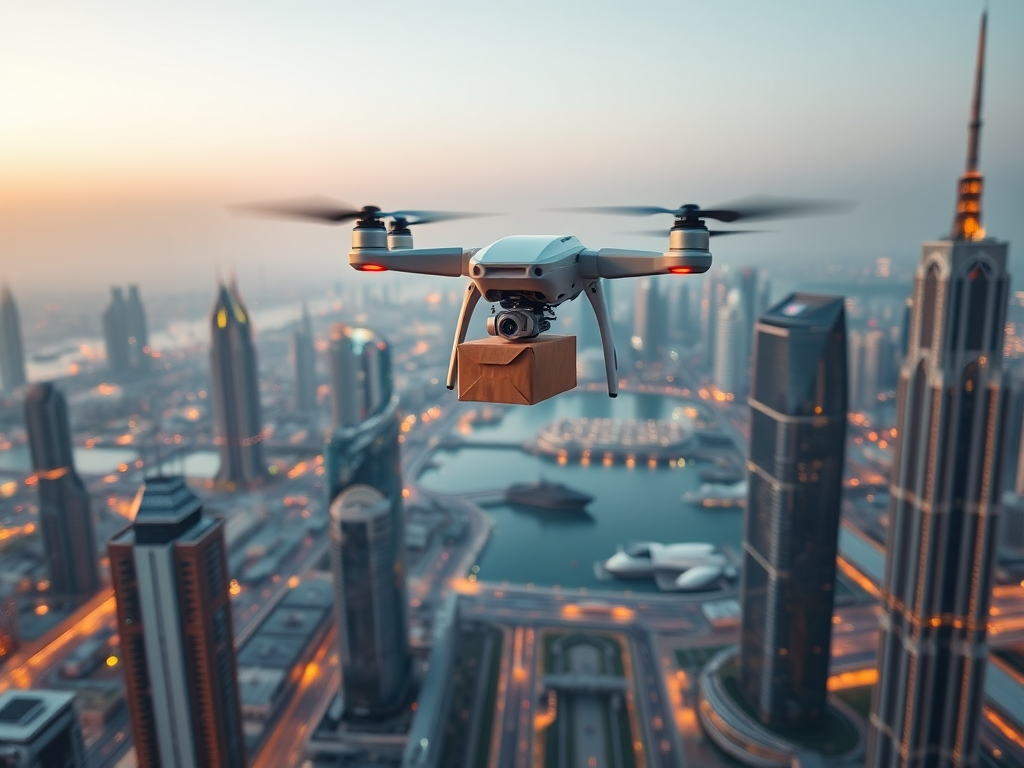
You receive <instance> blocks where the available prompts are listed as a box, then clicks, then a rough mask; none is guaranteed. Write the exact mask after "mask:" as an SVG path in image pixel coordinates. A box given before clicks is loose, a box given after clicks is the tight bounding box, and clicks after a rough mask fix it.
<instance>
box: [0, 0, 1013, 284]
mask: <svg viewBox="0 0 1024 768" xmlns="http://www.w3.org/2000/svg"><path fill="white" fill-rule="evenodd" d="M989 10H990V23H989V45H988V59H987V75H986V86H985V105H984V121H985V126H984V129H983V135H982V147H981V167H982V171H983V173H984V174H985V176H986V184H987V185H986V192H985V225H986V228H987V230H988V232H989V233H990V234H991V235H995V236H998V237H1000V238H1002V239H1007V240H1009V241H1011V259H1012V263H1013V264H1014V265H1016V264H1019V263H1021V258H1020V257H1019V256H1017V255H1014V254H1015V251H1018V250H1019V248H1020V247H1022V246H1024V217H1022V216H1020V214H1019V210H1020V204H1021V202H1022V201H1024V142H1022V140H1021V137H1022V136H1024V96H1022V94H1024V46H1021V45H1020V38H1021V34H1022V32H1024V0H991V2H990V6H989ZM980 12H981V4H980V3H979V2H968V1H966V0H958V1H957V2H953V1H952V0H932V1H926V0H900V2H891V1H886V2H883V1H882V0H860V1H859V2H857V3H820V2H774V3H766V2H763V0H721V1H720V2H715V3H694V2H688V1H687V0H634V1H632V2H608V1H606V0H589V1H587V2H583V1H581V2H576V1H575V0H573V1H569V0H561V1H555V0H547V1H545V2H540V1H535V0H519V1H517V2H515V3H499V2H491V3H479V2H456V1H452V0H435V1H434V2H431V3H423V2H413V1H412V0H397V1H396V2H391V3H387V4H366V3H360V4H356V3H351V2H341V1H339V0H333V1H328V0H323V1H320V0H293V2H289V3H271V2H262V1H260V2H255V1H253V0H249V1H248V2H235V1H234V0H221V2H217V3H209V2H193V1H191V0H181V1H180V2H175V3H170V2H163V3H159V4H158V3H134V2H125V1H122V0H90V2H89V3H66V2H56V1H54V0H37V1H35V2H32V3H25V2H16V1H15V0H0V19H2V23H0V279H6V280H7V281H9V282H10V283H11V285H12V287H13V288H14V290H15V291H16V292H21V293H24V294H25V295H30V296H35V295H40V294H53V295H55V296H56V295H61V294H67V293H69V292H70V293H73V292H75V291H82V290H93V289H98V288H101V287H103V286H106V285H109V284H111V283H114V282H118V283H123V282H128V281H137V282H139V283H140V284H141V285H142V289H143V291H144V292H148V293H159V292H168V291H181V290H193V289H194V290H203V289H205V287H206V286H208V285H212V282H213V280H214V274H215V272H216V270H218V269H221V270H225V269H229V268H232V267H233V268H234V269H235V270H236V271H237V272H238V274H239V277H240V279H241V281H242V285H243V289H244V287H245V284H246V281H247V280H250V279H252V278H251V276H252V275H254V274H257V273H258V274H259V275H260V279H261V280H262V281H268V282H269V283H271V284H280V285H281V286H289V287H303V286H317V285H323V284H324V283H325V281H330V282H334V281H335V280H338V279H342V280H345V279H351V276H352V275H353V274H354V273H352V272H351V271H350V269H349V267H348V266H347V265H346V264H345V255H346V253H347V250H348V245H349V232H348V229H347V228H344V227H342V228H330V227H316V226H311V225H301V224H295V223H283V222H267V221H253V220H249V219H237V218H232V217H229V216H228V215H227V214H226V213H225V211H224V206H225V204H228V203H236V202H240V201H248V200H261V199H267V198H282V197H288V196H298V195H308V194H315V193H323V194H328V195H331V196H333V197H336V198H338V199H341V200H346V201H349V202H351V203H354V204H357V205H363V204H376V205H380V206H382V207H385V208H428V209H430V208H441V209H445V208H450V209H455V210H482V211H500V212H503V213H505V214H507V215H504V216H500V217H494V218H488V219H478V220H473V221H467V222H453V223H446V224H439V225H436V226H434V227H431V228H426V229H423V230H421V232H422V235H421V236H418V238H417V245H422V246H440V245H460V246H467V247H468V246H473V245H484V244H486V243H488V242H490V241H492V240H494V239H497V238H498V237H501V236H504V235H507V234H516V233H541V232H542V233H557V234H576V235H577V236H579V237H580V238H581V239H582V240H583V241H584V242H585V243H586V244H587V245H588V246H590V247H595V248H596V247H602V246H605V245H615V246H626V247H643V248H661V247H662V244H661V243H660V242H659V241H657V240H651V239H647V238H637V237H635V236H630V235H627V234H623V233H624V232H627V231H628V230H630V229H635V228H642V227H644V226H650V225H657V224H664V225H665V226H668V225H669V223H670V222H669V220H667V217H666V220H665V221H650V222H648V221H639V222H632V221H629V220H623V219H607V218H602V217H597V216H581V215H571V216H570V215H565V214H562V215H555V214H551V213H545V212H543V209H546V208H551V207H558V206H570V205H579V206H585V205H618V204H640V205H666V206H668V205H678V204H682V203H688V202H696V203H699V204H702V205H705V206H709V205H714V204H719V203H722V202H725V201H729V200H733V199H737V198H742V197H745V196H748V195H751V194H777V195H783V196H790V197H807V198H829V199H839V200H849V201H854V202H856V203H857V207H856V208H855V210H854V211H853V212H852V213H849V214H846V215H843V216H836V217H830V218H817V219H811V220H806V221H804V220H799V221H786V222H779V223H778V224H777V225H776V224H774V223H773V224H772V225H771V227H770V228H771V229H772V230H774V231H773V232H770V233H767V234H763V235H756V236H754V235H752V236H750V237H745V238H727V239H725V241H720V244H719V243H716V245H715V253H716V257H717V258H720V259H722V260H725V261H731V262H733V263H740V262H746V263H758V264H764V265H765V266H767V267H768V268H769V270H771V269H772V267H773V266H774V267H776V268H778V269H800V268H801V267H802V266H805V265H820V264H822V263H826V262H833V263H836V264H859V263H861V262H863V263H865V264H869V263H871V262H872V261H873V260H874V259H875V258H876V257H878V256H890V257H892V258H893V259H894V260H895V261H896V262H897V263H899V264H906V265H907V267H908V268H909V267H910V266H912V265H913V263H914V262H915V261H916V259H917V258H918V257H919V249H920V243H921V242H922V241H923V240H927V239H931V238H934V237H938V236H941V235H943V234H944V233H945V232H946V231H948V228H949V225H950V222H951V219H952V211H953V203H954V193H955V187H956V181H957V177H958V176H959V174H960V173H961V171H962V168H963V162H964V157H965V145H966V134H967V128H966V123H967V118H968V107H969V103H970V97H971V83H972V77H973V67H974V57H975V46H976V43H977V31H978V22H979V18H980ZM726 241H728V242H726ZM1017 271H1018V272H1019V271H1020V270H1019V269H1018V270H1017Z"/></svg>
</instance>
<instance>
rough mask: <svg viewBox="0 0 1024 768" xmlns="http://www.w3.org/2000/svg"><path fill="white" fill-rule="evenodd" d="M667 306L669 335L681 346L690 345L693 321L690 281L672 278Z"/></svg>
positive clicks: (692, 341)
mask: <svg viewBox="0 0 1024 768" xmlns="http://www.w3.org/2000/svg"><path fill="white" fill-rule="evenodd" d="M672 282H673V286H672V291H671V293H670V294H669V296H670V298H669V302H668V307H667V314H668V317H667V325H668V329H669V336H670V337H671V338H672V340H673V341H676V342H679V343H680V345H681V346H683V347H692V346H693V344H694V342H695V341H696V340H695V339H694V338H693V322H692V317H691V307H690V283H689V281H688V280H673V281H672Z"/></svg>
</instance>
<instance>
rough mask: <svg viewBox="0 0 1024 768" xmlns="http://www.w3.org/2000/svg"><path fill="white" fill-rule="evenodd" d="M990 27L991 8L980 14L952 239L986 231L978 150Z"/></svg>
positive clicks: (973, 236)
mask: <svg viewBox="0 0 1024 768" xmlns="http://www.w3.org/2000/svg"><path fill="white" fill-rule="evenodd" d="M987 27H988V9H986V10H985V11H983V12H982V14H981V31H980V32H979V33H978V58H977V61H976V62H975V67H974V98H973V99H972V101H971V121H970V123H968V132H967V166H966V168H965V169H964V174H963V176H961V177H960V186H959V189H958V192H957V204H956V216H955V218H954V219H953V232H952V235H951V238H952V239H953V240H981V239H982V238H983V237H985V229H984V228H983V227H982V226H981V192H982V188H983V186H984V179H983V178H982V175H981V173H980V172H979V171H978V147H979V144H980V142H981V94H982V86H983V85H984V81H985V33H986V28H987Z"/></svg>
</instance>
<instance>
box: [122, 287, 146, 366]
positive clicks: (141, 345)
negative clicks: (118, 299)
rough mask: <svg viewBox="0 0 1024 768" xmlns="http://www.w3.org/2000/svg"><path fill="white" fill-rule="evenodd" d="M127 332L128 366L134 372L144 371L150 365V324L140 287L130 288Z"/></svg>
mask: <svg viewBox="0 0 1024 768" xmlns="http://www.w3.org/2000/svg"><path fill="white" fill-rule="evenodd" d="M124 322H125V330H126V331H127V333H128V365H129V366H130V367H131V368H132V370H136V371H139V370H142V369H144V368H146V366H148V365H149V360H150V357H149V353H150V350H149V324H148V323H147V322H146V310H145V308H144V307H143V306H142V298H141V297H140V296H139V286H137V285H129V286H128V298H127V299H125V302H124Z"/></svg>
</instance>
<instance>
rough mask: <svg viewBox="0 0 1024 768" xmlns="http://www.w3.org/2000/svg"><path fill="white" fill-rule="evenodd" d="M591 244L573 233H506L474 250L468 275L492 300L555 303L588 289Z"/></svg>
mask: <svg viewBox="0 0 1024 768" xmlns="http://www.w3.org/2000/svg"><path fill="white" fill-rule="evenodd" d="M585 250H586V249H585V248H584V247H583V244H582V243H581V242H580V241H579V240H577V239H576V238H575V237H573V236H572V235H564V236H556V235H513V236H511V237H503V238H502V239H501V240H498V241H496V242H494V243H491V244H490V245H488V246H487V247H486V248H481V249H480V250H479V251H476V252H475V253H474V254H473V255H472V256H470V258H469V263H468V264H467V270H466V272H467V277H469V279H470V280H472V281H473V283H474V284H475V285H476V287H477V290H478V291H480V295H481V296H482V297H483V298H484V300H485V301H489V302H491V303H492V304H501V305H502V306H506V307H508V306H511V305H517V306H523V305H526V306H533V307H544V306H550V307H555V306H558V305H559V304H561V303H562V302H563V301H570V300H572V299H575V298H576V297H577V296H579V295H580V293H581V292H582V291H583V287H584V282H585V279H584V274H583V271H582V270H581V268H580V254H581V253H583V252H584V251H585Z"/></svg>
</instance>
